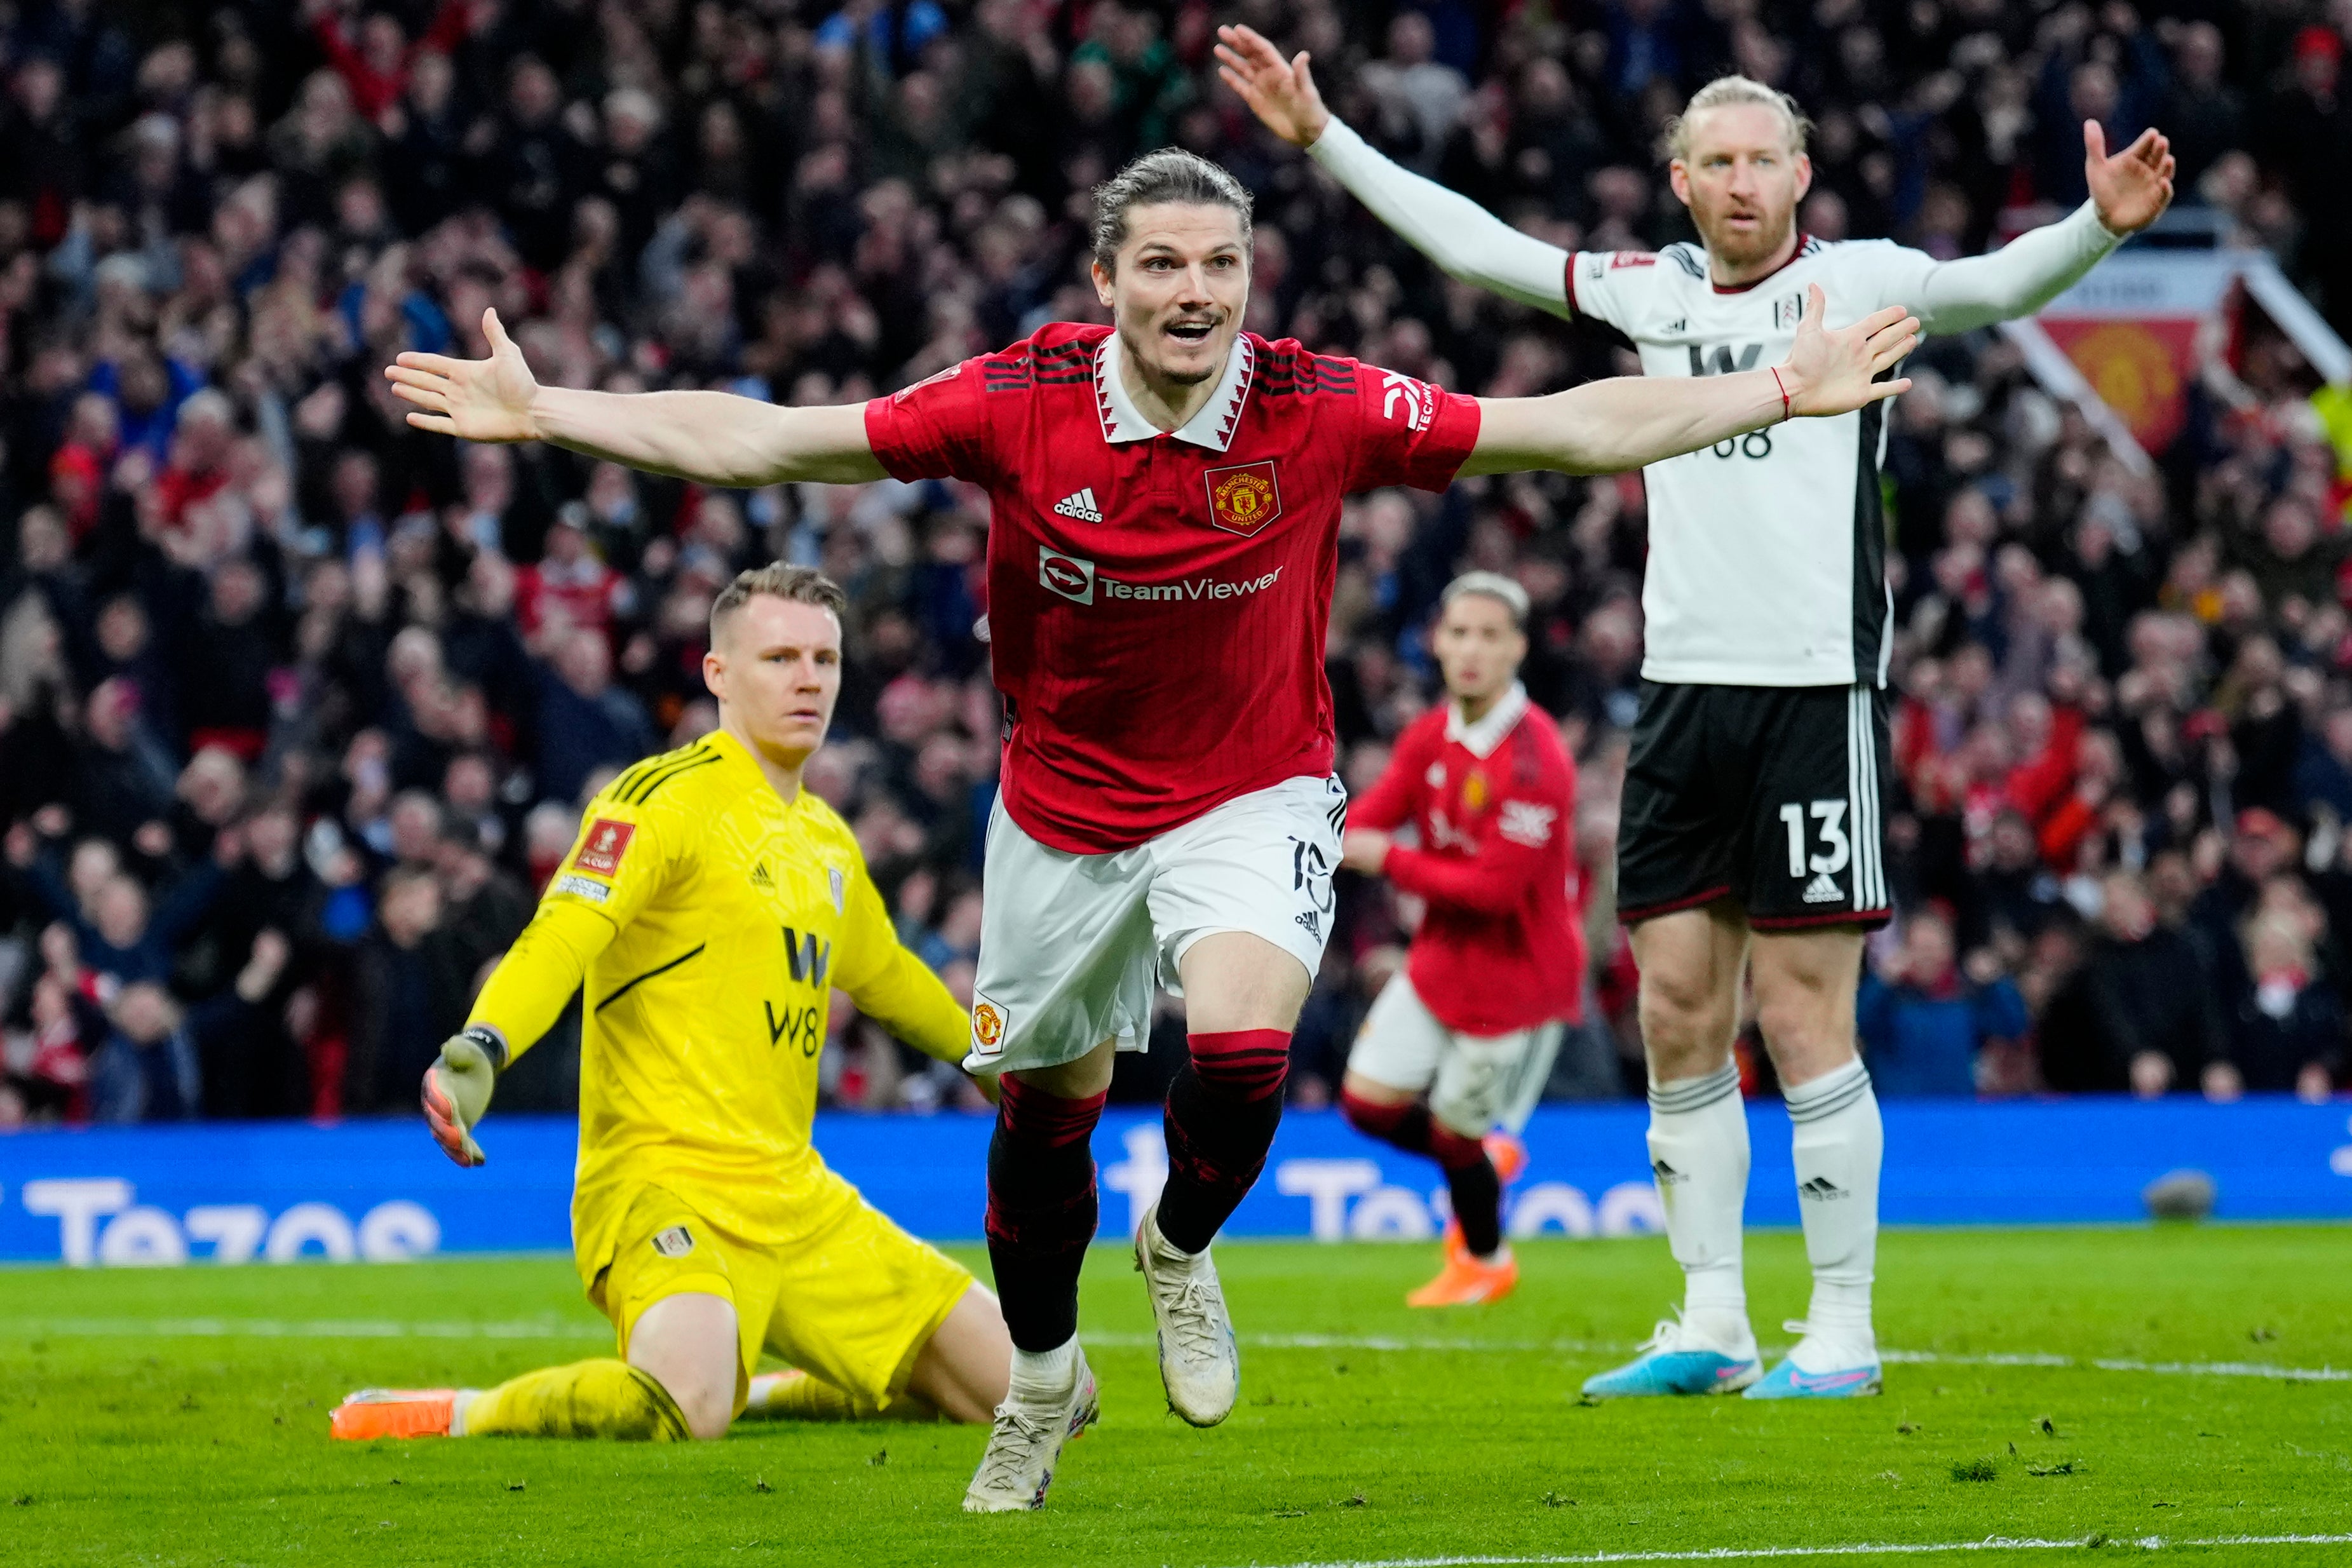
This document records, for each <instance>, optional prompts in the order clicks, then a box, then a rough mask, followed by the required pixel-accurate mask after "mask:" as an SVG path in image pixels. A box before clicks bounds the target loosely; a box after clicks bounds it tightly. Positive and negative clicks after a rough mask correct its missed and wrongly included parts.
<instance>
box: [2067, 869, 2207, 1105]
mask: <svg viewBox="0 0 2352 1568" xmlns="http://www.w3.org/2000/svg"><path fill="white" fill-rule="evenodd" d="M2100 894H2101V898H2102V900H2103V902H2102V908H2101V910H2100V912H2099V918H2098V925H2099V933H2098V935H2097V937H2096V938H2095V940H2094V941H2093V942H2092V944H2091V950H2090V954H2089V957H2088V958H2087V959H2086V960H2085V961H2084V964H2083V967H2082V970H2081V972H2080V973H2078V975H2077V976H2076V979H2075V984H2078V985H2079V986H2080V987H2081V988H2082V993H2083V1005H2082V1009H2081V1019H2080V1021H2081V1023H2082V1024H2083V1025H2084V1028H2083V1029H2082V1030H2081V1032H2080V1033H2076V1032H2074V1031H2073V1030H2069V1031H2065V1032H2063V1033H2059V1032H2054V1031H2049V1030H2045V1031H2044V1032H2043V1034H2042V1039H2041V1055H2042V1078H2043V1079H2044V1080H2045V1081H2047V1083H2048V1084H2049V1086H2050V1087H2051V1088H2052V1089H2059V1090H2062V1091H2063V1090H2096V1091H2102V1092H2122V1091H2126V1090H2127V1091H2129V1092H2130V1093H2132V1094H2135V1095H2138V1096H2139V1097H2141V1098H2142V1099H2150V1098H2153V1097H2155V1096H2158V1095H2161V1094H2167V1093H2169V1092H2172V1091H2173V1090H2176V1089H2188V1090H2196V1089H2200V1088H2205V1087H2209V1085H2208V1079H2207V1076H2206V1075H2207V1072H2208V1069H2209V1068H2212V1067H2214V1065H2215V1064H2216V1063H2218V1062H2219V1061H2220V1060H2221V1058H2222V1057H2223V1055H2224V1053H2225V1051H2226V1050H2227V1044H2226V1041H2225V1039H2224V1037H2223V1033H2222V1023H2221V1006H2220V1005H2219V1004H2218V1003H2217V1001H2216V998H2215V994H2214V983H2213V978H2212V971H2211V966H2210V963H2208V962H2207V960H2206V957H2205V955H2204V953H2203V952H2200V949H2199V947H2198V945H2197V944H2196V943H2195V942H2192V941H2190V940H2189V937H2188V936H2187V935H2185V934H2183V933H2182V932H2180V931H2175V930H2173V929H2171V928H2170V927H2168V926H2164V925H2160V924H2158V921H2157V910H2156V905H2155V904H2154V903H2153V902H2152V901H2151V900H2149V898H2148V895H2147V885H2146V883H2145V882H2144V881H2143V880H2142V879H2141V877H2140V875H2139V873H2137V872H2136V871H2127V870H2116V871H2111V872H2109V873H2108V874H2107V875H2106V877H2105V879H2103V880H2102V882H2101V884H2100Z"/></svg>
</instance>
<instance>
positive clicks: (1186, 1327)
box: [1135, 1204, 1242, 1426]
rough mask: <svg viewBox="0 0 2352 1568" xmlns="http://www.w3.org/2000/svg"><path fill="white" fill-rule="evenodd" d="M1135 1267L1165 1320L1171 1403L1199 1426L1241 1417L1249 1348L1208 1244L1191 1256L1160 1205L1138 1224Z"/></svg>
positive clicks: (1165, 1377) (1163, 1354) (1163, 1373)
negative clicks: (1176, 1241) (1167, 1228)
mask: <svg viewBox="0 0 2352 1568" xmlns="http://www.w3.org/2000/svg"><path fill="white" fill-rule="evenodd" d="M1135 1267H1136V1268H1137V1270H1138V1271H1139V1272H1140V1273H1141V1274H1142V1276H1143V1282H1144V1284H1145V1285H1146V1286H1148V1287H1150V1291H1151V1316H1152V1318H1153V1320H1154V1321H1157V1322H1158V1324H1159V1325H1160V1382H1161V1383H1162V1384H1166V1385H1167V1389H1168V1408H1169V1409H1171V1410H1172V1411H1174V1412H1175V1413H1176V1414H1177V1415H1181V1416H1182V1417H1183V1418H1184V1419H1185V1420H1187V1421H1189V1422H1191V1423H1192V1425H1193V1426H1215V1425H1216V1424H1217V1423H1218V1422H1220V1421H1223V1419H1224V1418H1225V1417H1226V1416H1228V1415H1232V1414H1233V1409H1234V1400H1235V1399H1237V1398H1239V1397H1240V1396H1241V1391H1242V1358H1241V1352H1240V1351H1238V1350H1237V1349H1235V1348H1234V1321H1233V1319H1232V1318H1231V1317H1229V1316H1228V1315H1227V1314H1226V1312H1225V1292H1224V1289H1223V1287H1222V1286H1220V1285H1219V1284H1218V1283H1217V1266H1216V1265H1215V1264H1214V1263H1213V1262H1212V1261H1210V1258H1209V1249H1208V1248H1207V1247H1202V1249H1201V1251H1200V1252H1199V1253H1198V1254H1197V1255H1194V1256H1187V1255H1186V1254H1184V1253H1181V1252H1179V1251H1177V1250H1176V1249H1175V1248H1174V1247H1171V1246H1169V1245H1168V1239H1167V1237H1163V1236H1161V1235H1160V1205H1158V1204H1154V1205H1151V1207H1150V1210H1149V1211H1148V1212H1147V1213H1146V1214H1145V1215H1144V1216H1143V1223H1142V1224H1141V1225H1139V1226H1137V1227H1136V1231H1135Z"/></svg>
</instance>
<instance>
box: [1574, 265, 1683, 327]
mask: <svg viewBox="0 0 2352 1568" xmlns="http://www.w3.org/2000/svg"><path fill="white" fill-rule="evenodd" d="M1670 265H1672V263H1670V262H1668V261H1667V260H1666V258H1664V257H1663V256H1661V255H1659V254H1658V253H1657V252H1656V251H1654V250H1580V251H1578V252H1577V253H1576V254H1575V255H1573V256H1571V257H1570V258H1568V305H1569V309H1570V310H1571V311H1572V312H1573V313H1575V314H1576V315H1579V316H1589V317H1591V319H1592V320H1594V321H1601V322H1604V323H1606V324H1607V325H1609V326H1612V327H1614V328H1616V329H1617V330H1618V331H1621V332H1623V333H1625V334H1627V335H1628V336H1631V335H1632V334H1633V327H1634V323H1635V322H1637V321H1640V320H1641V318H1642V314H1643V308H1644V307H1645V306H1646V305H1647V304H1648V302H1649V300H1650V297H1651V295H1652V293H1653V292H1654V290H1655V289H1656V286H1657V280H1658V268H1660V267H1661V266H1670Z"/></svg>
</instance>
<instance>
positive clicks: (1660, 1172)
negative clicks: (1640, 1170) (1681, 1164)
mask: <svg viewBox="0 0 2352 1568" xmlns="http://www.w3.org/2000/svg"><path fill="white" fill-rule="evenodd" d="M1650 1173H1651V1174H1652V1175H1654V1176H1655V1177H1657V1178H1658V1185H1660V1186H1662V1187H1671V1186H1673V1185H1674V1184H1675V1183H1676V1182H1687V1181H1689V1180H1690V1178H1689V1177H1688V1176H1685V1174H1683V1173H1681V1172H1680V1171H1677V1170H1675V1168H1674V1167H1673V1166H1672V1165H1669V1164H1667V1163H1665V1162H1664V1160H1653V1161H1651V1162H1650Z"/></svg>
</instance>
